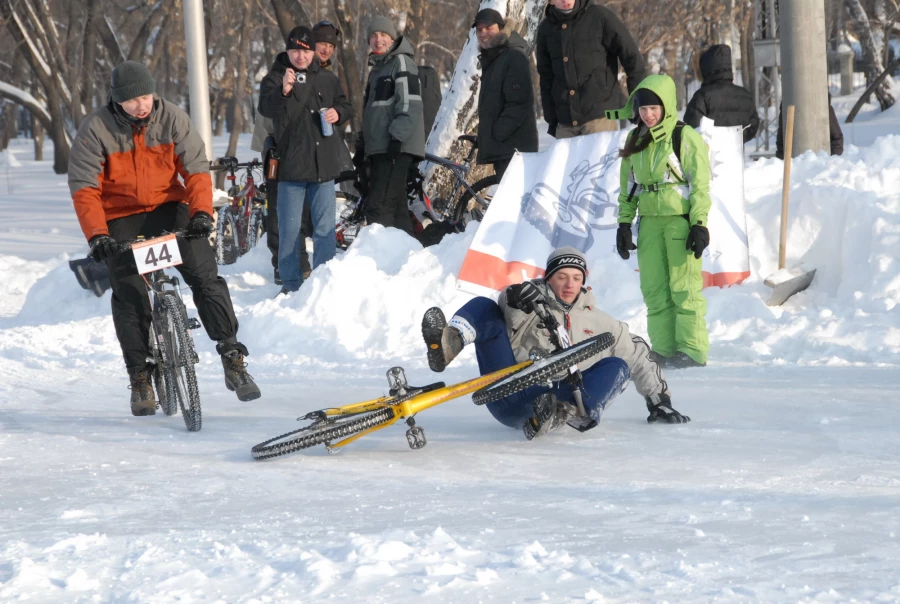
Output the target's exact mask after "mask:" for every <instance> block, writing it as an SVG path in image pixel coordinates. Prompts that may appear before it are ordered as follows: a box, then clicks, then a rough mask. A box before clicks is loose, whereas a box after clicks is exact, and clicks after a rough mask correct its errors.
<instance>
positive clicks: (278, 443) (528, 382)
mask: <svg viewBox="0 0 900 604" xmlns="http://www.w3.org/2000/svg"><path fill="white" fill-rule="evenodd" d="M614 341H615V340H614V338H613V335H612V334H611V333H603V334H600V335H597V336H594V337H592V338H590V339H587V340H584V341H583V342H579V343H578V344H575V345H574V346H571V347H569V348H564V349H562V350H557V351H556V352H553V353H552V354H549V355H547V356H544V357H541V358H535V359H530V360H528V361H524V362H522V363H519V364H518V365H513V366H511V367H507V368H505V369H500V370H499V371H495V372H493V373H489V374H487V375H483V376H481V377H477V378H474V379H471V380H467V381H465V382H461V383H459V384H453V385H451V386H447V385H445V384H444V382H437V383H434V384H430V385H428V386H420V387H415V386H410V385H409V384H408V382H407V380H406V372H405V371H404V370H403V368H402V367H392V368H391V369H389V370H388V371H387V379H388V385H389V388H390V389H389V393H388V395H387V396H382V397H380V398H376V399H372V400H370V401H365V402H362V403H356V404H353V405H345V406H343V407H332V408H329V409H321V410H319V411H313V412H312V413H308V414H306V415H304V416H303V417H299V418H297V420H298V421H309V422H310V424H309V425H307V426H305V427H303V428H300V429H299V430H293V431H291V432H288V433H286V434H282V435H281V436H276V437H275V438H271V439H269V440H267V441H265V442H261V443H259V444H258V445H256V446H254V447H253V448H252V449H251V453H252V455H253V458H254V459H258V460H263V459H271V458H273V457H279V456H281V455H286V454H288V453H293V452H295V451H300V450H301V449H308V448H310V447H314V446H317V445H325V448H326V449H327V450H328V451H329V452H337V451H339V450H340V449H341V447H344V446H346V445H348V444H350V443H352V442H353V441H355V440H357V439H359V438H362V437H363V436H365V435H366V434H371V433H372V432H375V431H376V430H381V429H383V428H387V427H388V426H391V425H393V424H394V423H396V422H397V421H398V420H400V419H405V420H406V424H407V425H408V426H409V429H408V430H407V431H406V440H407V442H408V443H409V446H410V448H411V449H421V448H422V447H424V446H425V445H426V444H428V441H427V440H426V439H425V431H424V430H422V428H421V427H420V426H417V425H416V420H415V416H416V414H417V413H419V412H421V411H424V410H426V409H429V408H431V407H434V406H435V405H440V404H442V403H446V402H447V401H450V400H453V399H455V398H458V397H460V396H465V395H467V394H472V393H473V392H476V391H480V390H483V389H489V388H490V387H491V386H493V385H495V384H498V385H502V389H501V392H502V395H503V396H508V395H510V394H513V393H515V392H519V391H521V390H524V389H525V388H528V387H529V386H533V385H536V384H541V383H545V382H549V381H550V380H551V379H553V378H554V376H557V377H558V376H559V375H560V374H561V373H566V372H567V371H568V370H569V369H570V368H571V367H573V366H574V365H576V364H577V363H580V362H581V361H583V360H585V359H588V358H590V357H592V356H594V355H596V354H598V353H599V352H601V351H602V350H605V349H606V348H609V347H610V346H612V345H613V343H614ZM492 390H494V391H496V389H492ZM494 398H496V395H495V396H494V397H492V399H491V400H493V399H494Z"/></svg>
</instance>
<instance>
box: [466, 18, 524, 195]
mask: <svg viewBox="0 0 900 604" xmlns="http://www.w3.org/2000/svg"><path fill="white" fill-rule="evenodd" d="M505 26H506V22H505V20H504V19H503V17H502V16H501V15H500V13H498V12H497V11H495V10H493V9H490V8H486V9H484V10H481V11H479V12H478V14H477V15H476V16H475V22H474V23H473V24H472V27H474V28H475V35H476V36H477V37H478V47H479V48H480V49H481V55H480V56H479V58H480V60H481V72H482V76H481V90H479V92H478V163H479V164H494V172H495V173H496V174H497V177H498V178H500V179H502V178H503V174H504V172H506V168H507V167H508V166H509V162H510V160H511V159H512V156H513V154H515V152H516V150H518V151H537V150H538V134H537V118H535V115H534V90H533V87H532V84H531V65H530V64H529V63H530V61H529V59H528V57H527V56H526V54H525V53H526V52H527V44H526V43H525V40H524V39H522V36H520V35H519V34H517V33H516V32H512V33H510V34H508V35H507V34H506V32H504V31H503V28H504V27H505Z"/></svg>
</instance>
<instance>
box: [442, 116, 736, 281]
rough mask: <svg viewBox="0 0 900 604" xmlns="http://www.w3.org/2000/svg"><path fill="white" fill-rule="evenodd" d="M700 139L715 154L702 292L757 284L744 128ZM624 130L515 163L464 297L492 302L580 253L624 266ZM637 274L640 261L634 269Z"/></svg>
mask: <svg viewBox="0 0 900 604" xmlns="http://www.w3.org/2000/svg"><path fill="white" fill-rule="evenodd" d="M711 124H712V122H711V121H709V120H707V119H705V118H704V123H703V124H702V125H701V127H700V129H699V131H700V133H701V135H703V138H704V139H705V140H706V142H707V144H709V145H710V169H711V171H712V181H711V183H710V194H711V196H712V202H713V203H712V208H711V210H710V213H709V231H710V240H711V242H710V246H709V248H707V249H706V251H705V252H704V254H703V284H704V287H709V286H712V285H716V286H726V285H734V284H738V283H740V282H742V281H743V280H744V279H746V278H747V277H749V276H750V254H749V243H748V239H747V226H746V214H745V210H744V195H743V191H744V159H743V139H742V136H741V128H740V127H739V126H737V127H733V128H716V127H713V126H712V125H711ZM626 135H627V131H626V130H620V131H618V132H601V133H598V134H591V135H587V136H580V137H576V138H569V139H562V140H557V141H555V142H554V143H553V145H551V146H550V148H548V149H546V150H545V151H541V152H539V153H524V154H521V153H517V154H516V156H515V157H514V158H513V160H512V162H511V163H510V165H509V168H508V169H507V171H506V174H505V175H504V177H503V181H502V182H501V183H500V185H499V187H498V189H497V191H496V192H495V194H494V197H493V200H492V201H491V206H490V208H489V210H488V212H487V213H486V214H485V217H484V220H483V221H482V223H481V225H480V226H479V228H478V232H477V233H476V235H475V238H474V239H473V241H472V245H471V246H470V248H469V251H468V252H467V254H466V257H465V259H464V261H463V265H462V268H461V269H460V272H459V283H458V287H459V288H460V289H462V290H464V291H467V292H469V293H473V294H478V295H491V294H492V293H495V292H496V291H499V290H502V289H503V288H505V287H506V286H508V285H511V284H513V283H521V282H522V281H524V280H526V279H533V278H535V277H539V276H541V275H543V274H544V263H545V261H546V259H547V256H548V255H549V254H550V252H552V251H553V250H554V249H556V248H559V247H563V246H567V245H568V246H572V247H574V248H576V249H578V250H580V251H581V252H583V253H584V254H585V256H586V257H587V258H588V261H589V262H591V261H594V262H596V261H597V259H600V260H601V261H604V262H623V260H621V258H619V256H618V254H617V253H616V229H617V228H618V215H619V204H618V196H619V167H620V164H621V160H620V158H619V149H620V148H622V146H624V142H625V136H626ZM639 236H640V235H639V234H638V237H639ZM628 262H629V263H631V266H633V268H634V269H635V270H637V261H636V256H635V254H632V257H631V259H630V260H628Z"/></svg>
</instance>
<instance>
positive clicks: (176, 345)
mask: <svg viewBox="0 0 900 604" xmlns="http://www.w3.org/2000/svg"><path fill="white" fill-rule="evenodd" d="M163 304H164V305H165V307H166V316H167V317H168V320H169V325H170V329H171V331H170V333H171V334H172V337H171V343H172V349H171V352H170V355H169V362H168V363H167V368H168V372H167V373H166V381H167V382H168V385H169V391H170V392H171V393H172V396H173V397H175V398H176V399H177V400H178V405H179V406H180V407H181V416H182V417H183V418H184V425H185V426H186V427H187V429H188V431H189V432H198V431H199V430H200V428H201V427H202V425H203V414H202V413H201V410H200V389H199V388H198V387H197V374H196V373H195V371H194V364H195V363H197V353H196V352H195V351H194V340H193V338H191V334H190V331H188V326H187V311H186V310H185V308H184V303H183V302H182V301H181V299H180V298H178V297H177V296H176V295H175V294H172V293H167V294H165V296H164V297H163Z"/></svg>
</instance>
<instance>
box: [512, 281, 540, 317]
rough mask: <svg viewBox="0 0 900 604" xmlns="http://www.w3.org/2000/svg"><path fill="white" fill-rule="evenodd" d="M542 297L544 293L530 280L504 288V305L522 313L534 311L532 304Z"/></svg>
mask: <svg viewBox="0 0 900 604" xmlns="http://www.w3.org/2000/svg"><path fill="white" fill-rule="evenodd" d="M543 299H544V294H542V293H541V290H540V289H538V286H537V285H535V284H534V283H532V282H531V281H526V282H525V283H518V284H516V285H510V286H509V287H507V288H506V305H507V306H509V307H510V308H515V309H516V310H521V311H522V312H524V313H530V312H534V305H535V303H537V302H540V301H542V300H543Z"/></svg>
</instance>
